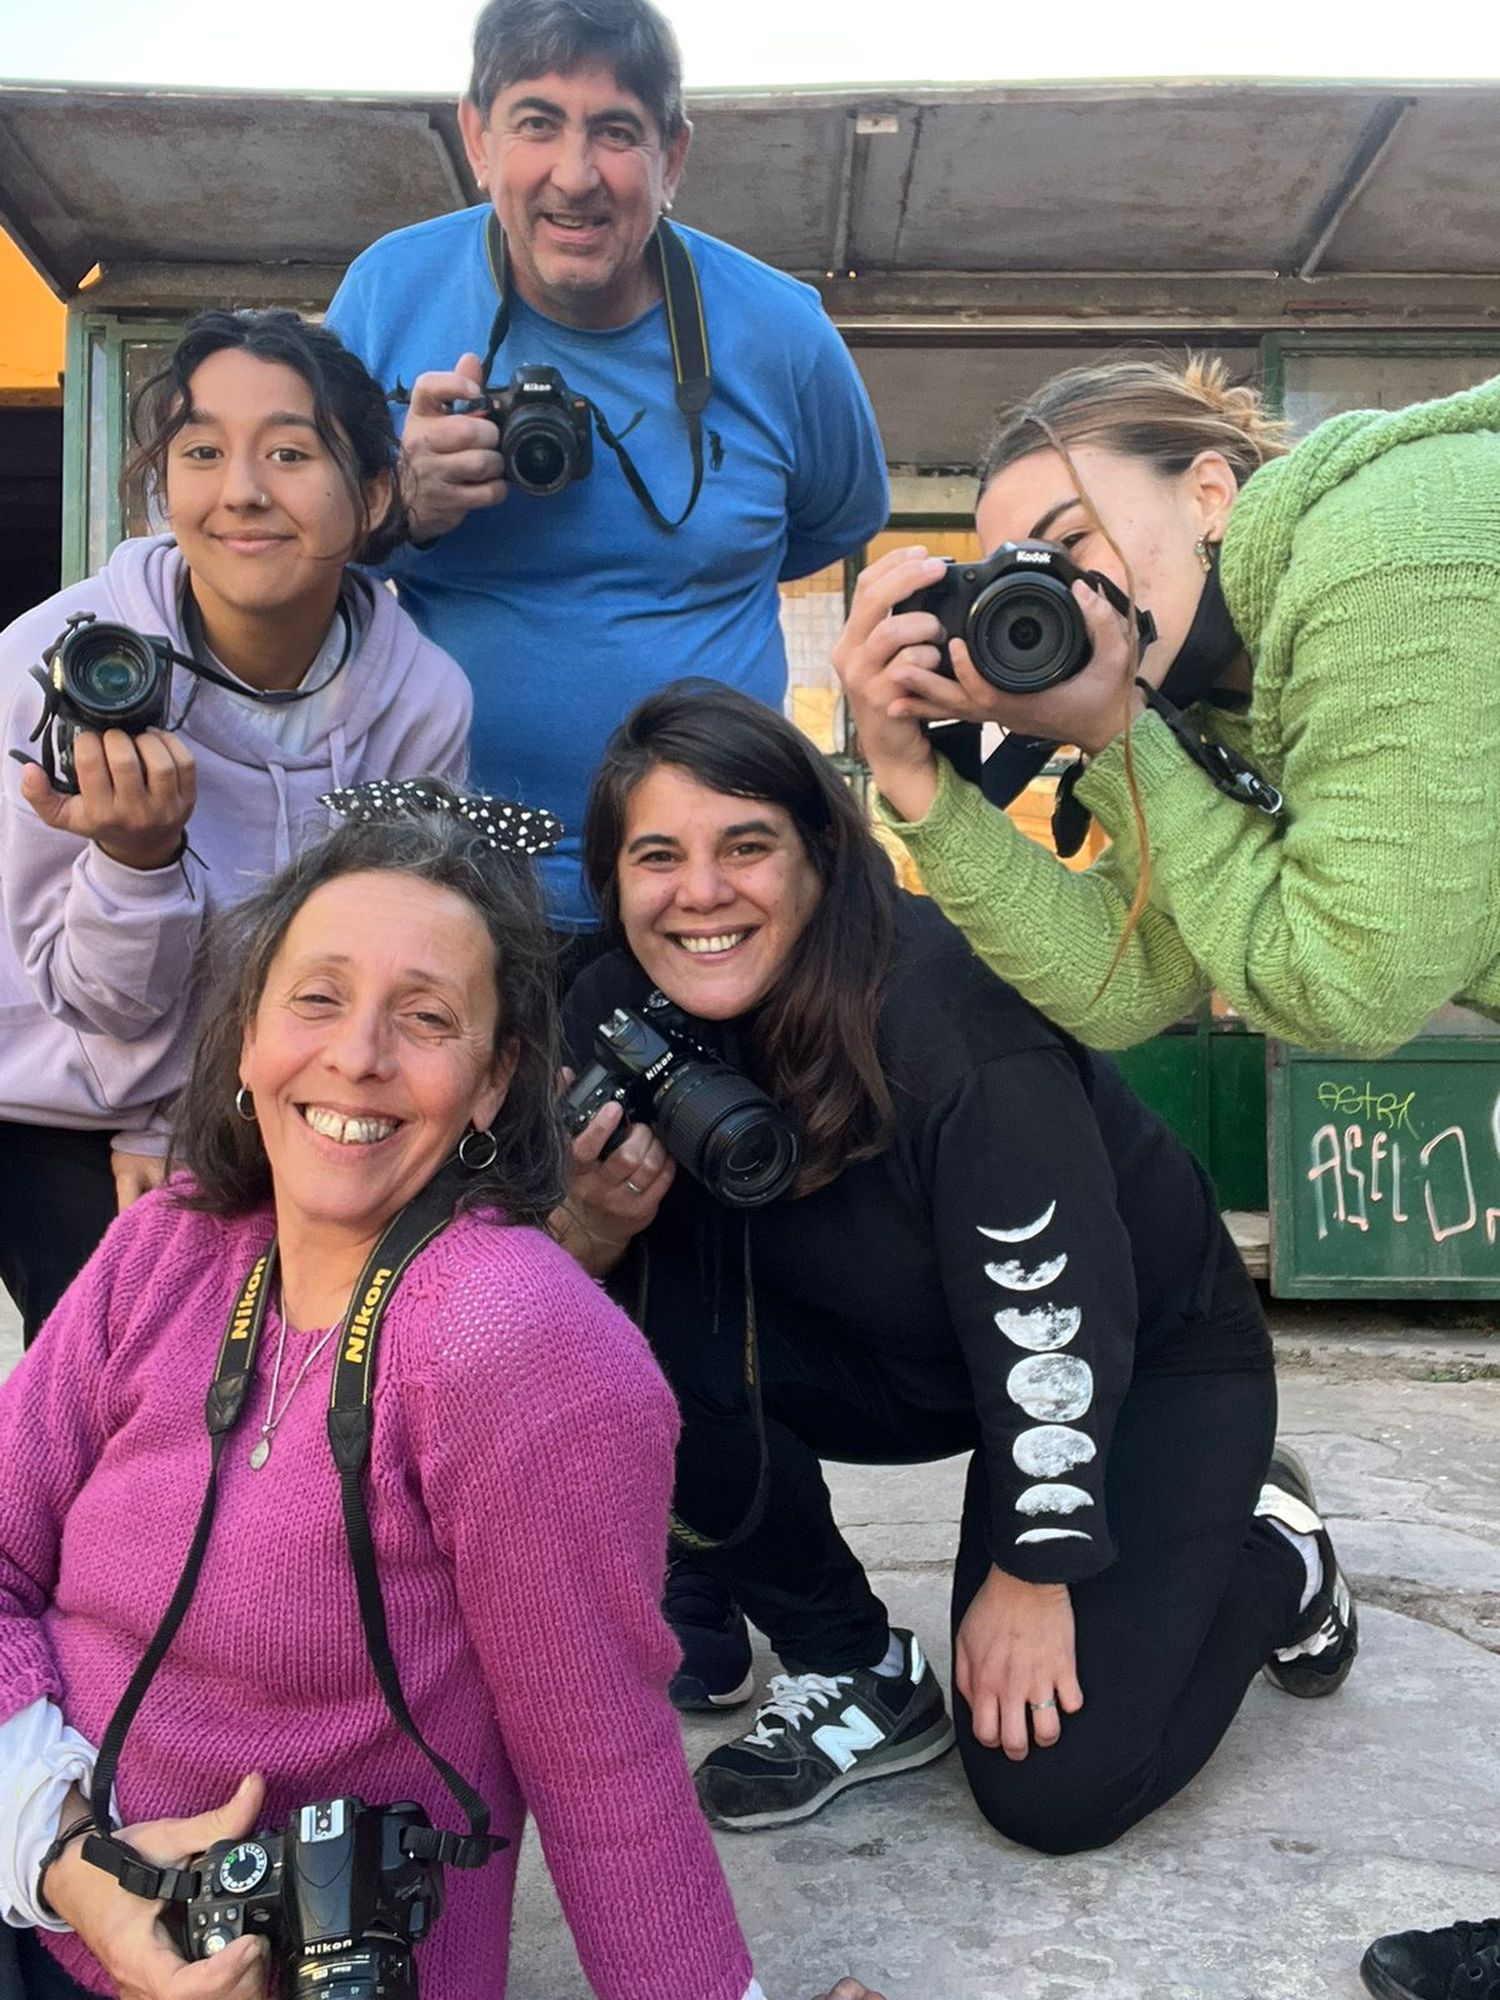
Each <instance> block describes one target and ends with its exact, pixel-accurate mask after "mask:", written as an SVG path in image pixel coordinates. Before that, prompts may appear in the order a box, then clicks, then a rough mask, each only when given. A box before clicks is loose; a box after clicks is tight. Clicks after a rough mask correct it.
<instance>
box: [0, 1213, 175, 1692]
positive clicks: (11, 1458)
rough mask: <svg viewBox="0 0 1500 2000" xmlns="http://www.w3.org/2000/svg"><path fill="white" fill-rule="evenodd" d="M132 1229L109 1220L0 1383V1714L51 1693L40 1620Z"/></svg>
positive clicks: (83, 1475) (99, 1436)
mask: <svg viewBox="0 0 1500 2000" xmlns="http://www.w3.org/2000/svg"><path fill="white" fill-rule="evenodd" d="M148 1199H149V1197H148ZM141 1234H142V1230H141V1227H140V1223H139V1221H138V1220H137V1222H136V1226H135V1228H134V1229H132V1228H130V1227H129V1226H122V1225H121V1224H120V1223H116V1224H115V1225H114V1227H112V1228H111V1230H110V1232H109V1234H108V1235H107V1236H106V1237H105V1239H104V1241H103V1243H102V1244H101V1245H100V1246H99V1248H98V1249H97V1250H96V1251H95V1252H94V1254H93V1256H92V1257H91V1258H90V1259H89V1261H88V1263H87V1264H85V1265H84V1267H83V1269H82V1271H81V1272H80V1273H79V1274H78V1276H77V1277H76V1278H75V1279H74V1280H73V1282H72V1284H71V1285H70V1286H69V1287H68V1289H67V1291H66V1292H65V1293H64V1294H63V1296H62V1298H61V1299H60V1300H59V1302H58V1304H57V1306H56V1308H55V1309H54V1311H53V1313H52V1315H51V1317H50V1318H49V1319H48V1321H47V1324H46V1326H45V1328H44V1329H43V1331H42V1335H41V1338H40V1339H39V1340H38V1341H37V1342H36V1344H35V1345H34V1346H33V1347H32V1348H31V1349H30V1350H29V1352H28V1353H27V1354H25V1355H24V1356H23V1357H22V1359H21V1360H20V1361H19V1362H18V1363H17V1365H16V1367H15V1368H14V1369H13V1370H12V1372H11V1374H10V1376H9V1378H8V1379H7V1380H6V1382H5V1383H4V1384H3V1385H0V1719H8V1718H9V1717H10V1716H12V1715H15V1714H18V1713H19V1711H20V1710H21V1709H23V1708H25V1707H27V1706H28V1704H29V1703H31V1702H33V1701H35V1700H36V1699H37V1698H38V1696H46V1697H48V1698H49V1699H51V1700H54V1701H56V1700H59V1699H60V1697H61V1693H62V1687H61V1683H60V1681H59V1679H58V1673H57V1667H56V1663H55V1662H54V1660H53V1658H52V1652H51V1649H50V1647H49V1646H48V1644H47V1640H46V1637H45V1635H44V1633H43V1630H42V1624H41V1619H42V1614H43V1612H44V1611H45V1610H46V1609H47V1606H48V1605H49V1604H50V1603H51V1601H52V1594H53V1591H54V1589H55V1588H56V1584H57V1575H58V1566H59V1557H60V1552H61V1548H62V1538H63V1530H64V1525H65V1523H66V1521H67V1516H68V1509H69V1508H70V1506H71V1505H72V1503H73V1500H74V1499H75V1497H76V1496H77V1494H78V1492H79V1490H80V1488H81V1487H82V1486H83V1483H84V1481H85V1480H86V1479H87V1478H88V1476H89V1474H90V1472H91V1471H92V1470H93V1467H94V1464H95V1461H96V1460H97V1459H98V1457H99V1454H100V1453H101V1451H102V1450H103V1449H104V1444H105V1437H104V1430H103V1426H102V1424H101V1422H100V1418H99V1407H98V1387H99V1378H100V1374H101V1372H102V1370H103V1368H104V1365H105V1362H106V1360H107V1358H108V1339H107V1329H108V1325H109V1319H110V1310H111V1298H112V1294H113V1291H114V1287H115V1284H116V1281H117V1278H118V1275H119V1271H120V1267H121V1264H122V1261H123V1258H124V1255H125V1252H126V1247H127V1245H128V1243H129V1241H130V1240H131V1238H132V1236H136V1237H138V1236H140V1235H141ZM142 1275H144V1274H142Z"/></svg>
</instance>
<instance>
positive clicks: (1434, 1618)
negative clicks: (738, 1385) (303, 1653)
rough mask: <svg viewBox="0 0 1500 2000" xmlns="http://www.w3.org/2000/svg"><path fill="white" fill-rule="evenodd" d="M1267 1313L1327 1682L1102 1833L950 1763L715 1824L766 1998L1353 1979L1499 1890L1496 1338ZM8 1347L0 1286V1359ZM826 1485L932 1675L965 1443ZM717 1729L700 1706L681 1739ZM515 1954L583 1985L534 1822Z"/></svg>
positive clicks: (1070, 1994) (1285, 1993)
mask: <svg viewBox="0 0 1500 2000" xmlns="http://www.w3.org/2000/svg"><path fill="white" fill-rule="evenodd" d="M1276 1319H1277V1328H1278V1347H1279V1350H1280V1353H1281V1358H1282V1430H1283V1433H1284V1434H1285V1435H1287V1436H1289V1437H1290V1438H1291V1439H1292V1440H1293V1441H1294V1442H1295V1443H1296V1444H1297V1446H1298V1448H1299V1449H1300V1450H1301V1451H1302V1453H1303V1455H1304V1456H1305V1458H1306V1459H1307V1460H1308V1463H1309V1465H1310V1467H1311V1469H1312V1472H1313V1475H1314V1477H1315V1479H1316V1480H1317V1482H1318V1487H1319V1492H1320V1497H1321V1498H1322V1500H1323V1502H1324V1504H1325V1507H1326V1508H1327V1510H1328V1512H1329V1514H1330V1517H1331V1522H1332V1526H1333V1530H1334V1534H1335V1537H1336V1539H1337V1542H1338V1546H1339V1548H1340V1551H1341V1553H1342V1555H1343V1559H1344V1562H1345V1565H1346V1567H1347V1569H1348V1570H1349V1571H1350V1573H1351V1575H1352V1577H1353V1580H1354V1584H1355V1588H1356V1591H1357V1593H1358V1594H1359V1596H1360V1598H1361V1603H1362V1614H1361V1615H1362V1626H1363V1635H1364V1643H1363V1649H1362V1651H1361V1655H1360V1658H1359V1661H1358V1663H1357V1664H1356V1667H1355V1670H1354V1673H1353V1675H1352V1676H1351V1678H1350V1680H1349V1682H1348V1684H1347V1685H1346V1687H1345V1688H1344V1690H1343V1691H1342V1692H1341V1693H1340V1694H1339V1695H1338V1696H1337V1697H1335V1698H1334V1699H1333V1700H1331V1701H1327V1702H1321V1703H1299V1702H1294V1701H1291V1700H1288V1699H1287V1698H1286V1697H1285V1696H1282V1695H1279V1694H1277V1693H1276V1692H1275V1691H1274V1690H1272V1689H1271V1688H1269V1687H1267V1686H1266V1685H1265V1684H1264V1683H1261V1682H1257V1684H1256V1685H1255V1687H1254V1688H1253V1689H1252V1690H1251V1693H1250V1695H1249V1697H1248V1699H1247V1701H1246V1703H1245V1706H1244V1709H1243V1710H1242V1712H1241V1714H1240V1717H1239V1719H1238V1721H1237V1722H1236V1724H1235V1726H1234V1728H1233V1729H1232V1730H1231V1732H1230V1735H1229V1737H1228V1739H1227V1741H1226V1742H1225V1744H1224V1745H1223V1747H1222V1748H1221V1750H1220V1752H1219V1754H1218V1756H1217V1757H1216V1758H1215V1760H1214V1761H1213V1763H1212V1764H1211V1765H1210V1766H1209V1768H1208V1769H1207V1770H1206V1771H1205V1772H1204V1773H1203V1774H1202V1775H1201V1776H1200V1778H1199V1779H1198V1780H1197V1782H1196V1783H1195V1784H1194V1785H1193V1786H1192V1787H1190V1788H1189V1790H1188V1791H1187V1792H1186V1793H1185V1794H1183V1795H1182V1796H1181V1797H1180V1798H1179V1799H1177V1800H1175V1801H1174V1802H1173V1803H1172V1804H1171V1805H1170V1806H1168V1807H1167V1808H1166V1809H1165V1810H1164V1811H1162V1812H1161V1813H1159V1814H1157V1815H1156V1817H1155V1818H1154V1819H1152V1820H1150V1821H1148V1822H1147V1823H1146V1824H1145V1825H1144V1826H1142V1827H1139V1828H1137V1829H1136V1830H1135V1832H1133V1833H1132V1834H1130V1835H1129V1836H1128V1837H1127V1838H1126V1839H1125V1840H1123V1841H1121V1842H1120V1843H1119V1844H1118V1845H1117V1846H1115V1847H1114V1848H1111V1849H1109V1850H1107V1851H1105V1852H1102V1853H1098V1854H1090V1855H1083V1856H1078V1857H1074V1858H1067V1859H1060V1860H1059V1859H1049V1858H1045V1857H1041V1856H1037V1855H1032V1854H1028V1853H1025V1852H1023V1851H1021V1850H1019V1849H1017V1848H1015V1847H1012V1846H1011V1845H1009V1844H1008V1843H1007V1842H1006V1841H1004V1840H1002V1839H1001V1838H1000V1837H999V1836H998V1835H996V1834H994V1833H992V1832H990V1831H989V1829H988V1828H986V1827H985V1826H984V1824H983V1823H982V1822H981V1821H980V1820H979V1818H978V1816H977V1814H976V1813H975V1812H974V1810H973V1808H972V1807H971V1805H970V1804H969V1801H968V1797H967V1793H966V1792H965V1789H964V1785H963V1780H962V1776H961V1773H960V1771H959V1767H958V1764H957V1761H956V1759H955V1758H953V1757H948V1758H946V1759H944V1760H943V1762H942V1763H940V1764H938V1765H935V1766H932V1767H930V1768H929V1769H927V1770H926V1771H921V1772H916V1773H913V1774H912V1775H911V1776H909V1777H899V1778H890V1779H885V1780H882V1781H881V1782H879V1783H875V1784H871V1785H869V1786H866V1787H863V1788H860V1789H858V1790H855V1791H853V1792H850V1793H848V1794H846V1795H845V1796H844V1797H843V1798H842V1799H839V1800H837V1801H835V1802H834V1804H833V1805H831V1806H830V1807H828V1808H827V1810H826V1811H825V1812H824V1813H823V1814H821V1815H820V1816H819V1817H818V1818H816V1819H814V1820H811V1821H809V1822H808V1823H807V1824H805V1825H804V1826H802V1827H798V1828H794V1829H790V1830H788V1831H785V1832H782V1833H770V1834H758V1835H724V1836H721V1837H720V1840H719V1847H720V1852H721V1854H722V1856H723V1860H724V1865H725V1868H726V1870H727V1872H728V1875H729V1879H730V1882H731V1884H732V1886H733V1888H734V1892H735V1896H736V1899H737V1901H738V1903H739V1907H740V1911H741V1915H742V1918H743V1920H744V1924H745V1928H746V1930H747V1932H748V1934H749V1936H750V1939H751V1943H752V1947H753V1949H754V1953H755V1959H756V1969H757V1972H758V1974H759V1976H760V1979H761V1982H762V1984H763V1985H764V1987H765V1989H766V1992H767V1994H768V1996H769V2000H809V1996H811V1995H812V1994H814V1993H822V1992H823V1991H824V1990H825V1989H826V1988H827V1987H828V1986H829V1985H830V1984H831V1983H832V1981H833V1980H834V1978H835V1977H836V1976H837V1975H838V1974H840V1973H841V1972H844V1971H852V1972H855V1973H857V1974H858V1975H859V1976H860V1977H861V1978H863V1979H864V1980H866V1981H867V1982H869V1983H871V1984H872V1985H874V1986H875V1987H876V1988H878V1989H879V1990H880V1991H881V1992H883V1993H885V1994H886V1995H888V1996H889V2000H1085V1996H1088V2000H1148V1997H1149V2000H1199V1996H1204V2000H1207V1996H1213V2000H1356V1996H1358V1995H1360V1994H1361V1993H1362V1988H1361V1987H1360V1985H1359V1981H1358V1976H1357V1970H1356V1968H1357V1965H1358V1961H1359V1955H1360V1953H1361V1951H1362V1950H1363V1948H1364V1946H1365V1944H1366V1943H1367V1942H1368V1940H1369V1938H1370V1937H1371V1936H1373V1935H1374V1934H1375V1933H1376V1932H1378V1931H1381V1930H1386V1929H1392V1928H1400V1927H1404V1926H1406V1925H1409V1924H1418V1923H1421V1924H1428V1923H1441V1922H1446V1921H1449V1920H1451V1918H1452V1917H1454V1916H1457V1915H1468V1916H1471V1917H1476V1916H1481V1915H1485V1914H1488V1913H1489V1912H1491V1911H1493V1910H1494V1909H1496V1908H1497V1907H1500V1337H1497V1336H1496V1333H1495V1331H1494V1329H1493V1328H1492V1326H1491V1325H1490V1324H1488V1323H1487V1321H1486V1319H1485V1317H1484V1316H1483V1315H1478V1316H1473V1315H1471V1316H1469V1317H1468V1318H1464V1317H1463V1316H1461V1315H1459V1314H1456V1313H1454V1312H1451V1311H1449V1312H1442V1311H1437V1310H1434V1309H1426V1310H1423V1309H1417V1308H1401V1309H1396V1310H1386V1311H1383V1312H1381V1311H1377V1312H1374V1313H1370V1312H1357V1311H1356V1312H1343V1313H1341V1312H1338V1311H1336V1310H1334V1309H1318V1310H1310V1309H1297V1308H1290V1309H1285V1308H1284V1309H1281V1310H1280V1311H1279V1312H1278V1313H1277V1315H1276ZM17 1346H18V1341H17V1337H16V1334H15V1330H14V1319H13V1316H11V1315H9V1313H8V1308H7V1309H6V1310H5V1311H4V1312H0V1372H3V1370H4V1368H5V1367H6V1365H7V1362H8V1360H9V1359H10V1358H12V1357H13V1354H14V1352H15V1351H16V1348H17ZM830 1483H831V1484H832V1485H833V1487H834V1492H835V1498H836V1501H837V1504H838V1508H839V1512H840V1518H841V1519H842V1520H843V1522H844V1523H845V1526H846V1529H847V1531H848V1533H849V1536H850V1539H851V1540H852V1541H853V1542H854V1544H855V1546H856V1547H857V1548H858V1549H859V1551H860V1553H861V1554H862V1556H863V1557H864V1559H865V1560H866V1562H867V1563H868V1564H869V1565H870V1567H871V1569H872V1572H873V1573H874V1575H875V1578H876V1582H877V1587H878V1588H879V1589H880V1591H881V1592H882V1594H883V1596H884V1597H885V1599H886V1601H887V1603H888V1604H889V1606H890V1608H891V1611H892V1615H893V1616H894V1617H895V1618H896V1620H897V1621H898V1622H902V1623H906V1624H910V1625H912V1626H914V1627H915V1628H916V1630H917V1631H918V1632H919V1634H920V1635H921V1637H922V1639H923V1642H924V1644H925V1645H926V1647H927V1649H928V1651H929V1653H930V1654H931V1656H932V1657H933V1659H934V1661H935V1663H936V1665H937V1667H938V1670H939V1672H940V1673H941V1674H942V1675H943V1677H944V1679H945V1680H946V1679H947V1675H948V1648H947V1639H946V1633H947V1588H948V1583H947V1567H948V1560H949V1555H950V1552H951V1548H952V1543H953V1534H954V1523H955V1521H956V1518H957V1512H958V1503H959V1496H960V1493H961V1490H962V1483H963V1463H962V1461H959V1460H955V1461H950V1462H949V1463H947V1464H944V1465H939V1466H933V1467H924V1468H904V1469H897V1470H890V1471H870V1470H866V1469H856V1468H847V1467H845V1468H833V1469H831V1482H830ZM759 1666H760V1668H761V1670H762V1671H763V1672H769V1671H770V1670H771V1665H770V1662H769V1661H767V1660H766V1659H765V1658H764V1657H762V1658H761V1660H760V1661H759ZM732 1731H733V1720H732V1719H728V1720H723V1721H721V1720H720V1719H718V1718H714V1719H710V1720H701V1719H693V1720H692V1721H690V1722H689V1723H688V1724H687V1726H686V1730H685V1734H686V1738H687V1746H688V1753H689V1756H690V1757H691V1758H692V1759H693V1760H694V1761H696V1760H697V1759H698V1758H699V1757H701V1756H702V1755H703V1754H704V1753H705V1752H706V1751H707V1750H708V1749H709V1748H711V1747H712V1746H713V1744H714V1743H715V1742H717V1741H719V1740H720V1739H721V1738H722V1737H724V1736H727V1735H729V1734H731V1733H732ZM512 1964H513V1972H512V1979H511V1987H510V1993H511V2000H585V1996H586V1995H587V1992H588V1988H587V1987H586V1985H585V1984H584V1981H583V1978H582V1974H581V1972H580V1971H579V1968H578V1962H577V1959H576V1956H575V1954H574V1951H573V1947H572V1943H571V1940H570V1938H569V1936H568V1933H567V1929H566V1927H565V1925H564V1924H563V1922H562V1918H561V1916H560V1914H559V1911H558V1908H557V1903H556V1899H555V1897H554V1896H553V1893H552V1889H551V1886H550V1884H549V1882H548V1880H547V1877H546V1873H545V1869H544V1867H543V1865H542V1861H541V1856H540V1853H539V1850H538V1846H537V1843H536V1841H535V1839H534V1838H533V1837H531V1836H528V1839H527V1842H526V1848H525V1852H524V1854H523V1859H522V1871H521V1882H520V1888H519V1893H518V1898H517V1908H516V1925H515V1940H514V1949H513V1959H512ZM476 2000H478V1996H476Z"/></svg>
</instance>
